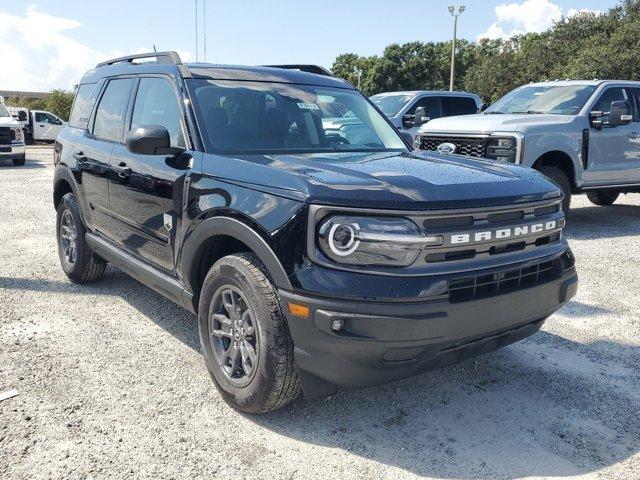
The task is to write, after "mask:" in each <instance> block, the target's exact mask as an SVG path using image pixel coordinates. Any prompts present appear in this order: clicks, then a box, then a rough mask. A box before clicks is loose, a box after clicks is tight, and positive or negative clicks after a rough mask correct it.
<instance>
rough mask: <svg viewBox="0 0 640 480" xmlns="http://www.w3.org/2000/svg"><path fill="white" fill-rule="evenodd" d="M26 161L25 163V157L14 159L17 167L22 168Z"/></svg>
mask: <svg viewBox="0 0 640 480" xmlns="http://www.w3.org/2000/svg"><path fill="white" fill-rule="evenodd" d="M24 161H25V156H24V155H23V156H22V157H19V158H14V159H13V164H14V165H15V166H16V167H21V166H22V165H24Z"/></svg>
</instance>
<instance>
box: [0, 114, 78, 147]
mask: <svg viewBox="0 0 640 480" xmlns="http://www.w3.org/2000/svg"><path fill="white" fill-rule="evenodd" d="M7 110H8V111H9V113H10V114H11V115H12V116H13V118H15V119H16V120H17V121H18V123H20V125H21V126H22V130H23V131H24V138H25V141H26V143H28V144H31V143H33V142H53V141H55V139H56V137H57V136H58V134H59V133H60V132H61V131H62V129H63V128H64V127H65V125H66V124H67V122H65V121H64V120H62V119H61V118H60V117H58V116H56V115H54V114H53V113H51V112H46V111H44V110H29V109H28V108H24V107H7Z"/></svg>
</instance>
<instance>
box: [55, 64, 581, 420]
mask: <svg viewBox="0 0 640 480" xmlns="http://www.w3.org/2000/svg"><path fill="white" fill-rule="evenodd" d="M140 59H142V60H146V61H147V62H146V63H143V62H141V61H140ZM149 60H152V62H149ZM153 60H155V61H153ZM310 72H314V73H310ZM336 103H339V104H340V105H334V104H336ZM336 112H344V115H345V116H349V117H350V118H357V119H358V120H359V121H358V122H342V123H340V122H338V124H339V125H340V126H339V127H338V128H325V127H324V125H332V124H333V122H331V121H329V122H325V120H327V119H329V118H334V117H335V115H336ZM55 163H56V167H55V178H54V189H53V200H54V205H55V208H56V210H57V235H58V239H57V240H58V251H59V257H60V262H61V264H62V268H63V270H64V271H65V273H66V274H67V275H68V277H69V278H70V279H71V280H72V281H74V282H78V283H82V282H93V281H96V280H98V279H99V278H100V276H101V275H102V274H103V272H104V270H105V265H106V263H107V262H110V263H112V264H113V265H115V266H117V267H119V268H120V269H122V270H123V271H125V272H127V273H129V274H130V275H132V276H133V277H135V278H136V279H138V280H140V281H141V282H143V283H145V284H146V285H148V286H149V287H151V288H153V289H155V290H157V291H158V292H160V293H162V294H163V295H165V296H166V297H168V298H169V299H171V300H173V301H174V302H177V303H178V304H180V305H182V306H184V307H185V308H187V309H188V310H191V311H192V312H195V313H197V315H198V326H199V333H200V340H201V345H202V350H203V353H204V358H205V363H206V366H207V369H208V370H209V373H210V374H211V377H212V379H213V381H214V383H215V385H216V386H217V388H218V389H219V390H220V392H221V394H222V396H223V397H224V398H225V399H226V400H227V401H228V402H229V403H230V404H231V405H233V406H234V407H235V408H238V409H240V410H242V411H245V412H254V413H259V412H266V411H270V410H273V409H276V408H279V407H282V406H283V405H285V404H287V403H288V402H290V401H291V400H292V399H294V398H296V397H297V396H298V395H299V394H300V391H301V390H302V391H303V392H304V394H305V396H306V397H307V398H314V397H318V396H322V395H326V394H330V393H332V392H334V391H335V390H336V388H337V387H364V386H369V385H375V384H379V383H382V382H388V381H392V380H394V379H398V378H402V377H406V376H409V375H412V374H416V373H418V372H423V371H426V370H428V369H432V368H436V367H440V366H443V365H447V364H450V363H453V362H456V361H460V360H462V359H465V358H468V357H471V356H475V355H479V354H481V353H484V352H488V351H490V350H494V349H496V348H498V347H502V346H504V345H507V344H509V343H512V342H514V341H517V340H520V339H522V338H524V337H526V336H528V335H530V334H532V333H534V332H535V331H537V330H538V329H539V328H540V326H541V325H542V323H543V321H544V320H545V318H547V317H548V316H549V315H551V314H552V313H553V312H554V311H555V310H556V309H558V308H559V307H560V306H562V305H563V304H564V303H565V302H567V301H568V300H569V299H570V298H571V297H572V296H573V295H574V294H575V292H576V288H577V276H576V271H575V267H574V259H573V256H572V254H571V251H570V250H569V248H568V246H567V243H566V241H565V239H564V238H563V235H562V229H563V227H564V222H565V219H564V214H563V212H562V210H561V209H560V203H561V201H562V193H561V192H560V190H559V189H558V188H557V186H555V185H554V184H553V183H551V182H550V181H549V180H547V179H546V178H545V177H544V176H543V175H541V174H539V173H537V172H534V171H532V170H529V169H525V168H521V167H517V166H513V165H508V164H500V163H497V162H489V161H484V162H481V161H475V160H467V161H460V160H458V159H455V160H454V159H451V158H449V157H447V156H445V155H440V154H437V153H435V154H434V153H429V154H424V153H423V154H421V155H414V154H413V152H412V151H411V147H410V145H408V144H407V143H405V140H404V139H403V137H402V136H401V135H399V134H398V132H397V131H396V130H395V129H394V128H393V126H392V125H391V124H390V123H389V121H388V119H386V118H385V117H384V115H382V113H380V112H379V110H377V108H376V107H375V106H374V105H373V104H372V103H371V102H370V101H369V100H368V99H367V98H366V97H365V96H363V95H362V94H361V93H360V92H359V91H357V90H356V89H355V88H354V87H353V86H351V85H350V84H348V83H346V82H345V81H343V80H339V79H337V78H334V77H332V76H330V75H329V74H328V73H327V72H325V71H323V70H321V69H319V68H317V67H312V66H293V67H291V66H290V67H285V66H280V67H236V66H233V67H232V66H215V65H209V64H189V65H184V64H182V62H181V61H180V58H179V57H178V55H177V54H176V53H174V52H168V53H155V54H146V55H134V56H129V57H124V58H119V59H115V60H111V61H109V62H105V63H102V64H99V65H98V66H97V67H96V68H95V69H94V70H92V71H89V72H88V73H87V74H86V75H85V76H84V77H83V79H82V81H81V82H80V85H79V87H78V90H77V94H76V99H75V103H74V106H73V111H72V114H71V119H70V122H69V126H68V127H66V128H65V129H64V130H63V131H62V133H61V134H60V135H59V137H58V139H57V143H56V147H55Z"/></svg>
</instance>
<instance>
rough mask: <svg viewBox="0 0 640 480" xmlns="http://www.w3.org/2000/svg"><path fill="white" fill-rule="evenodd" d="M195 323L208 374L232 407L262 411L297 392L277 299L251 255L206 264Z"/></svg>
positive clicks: (282, 403) (289, 343) (290, 348)
mask: <svg viewBox="0 0 640 480" xmlns="http://www.w3.org/2000/svg"><path fill="white" fill-rule="evenodd" d="M198 327H199V332H200V342H201V344H202V349H203V351H204V356H205V363H206V365H207V369H208V370H209V374H210V375H211V378H212V379H213V382H214V383H215V385H216V387H217V388H218V390H219V391H220V393H221V394H222V396H223V398H224V399H225V400H226V401H227V403H229V404H230V405H231V406H232V407H234V408H236V409H238V410H240V411H243V412H247V413H265V412H269V411H272V410H276V409H278V408H281V407H283V406H285V405H286V404H288V403H289V402H291V401H292V400H294V399H295V398H296V397H297V396H298V395H299V394H300V391H301V387H300V380H299V377H298V370H297V368H296V366H295V363H294V360H293V342H292V341H291V336H290V334H289V329H288V327H287V324H286V321H285V318H284V315H283V313H282V309H281V306H280V300H279V297H278V294H277V292H276V289H275V287H274V286H273V284H272V283H271V281H270V279H269V276H268V273H267V270H266V268H265V267H264V265H262V263H261V262H260V260H259V259H258V258H257V257H256V256H255V255H253V254H249V253H242V254H237V255H229V256H227V257H224V258H222V259H220V260H218V261H217V262H216V263H215V264H214V265H213V267H211V269H210V270H209V273H208V274H207V276H206V278H205V281H204V284H203V286H202V291H201V293H200V304H199V308H198Z"/></svg>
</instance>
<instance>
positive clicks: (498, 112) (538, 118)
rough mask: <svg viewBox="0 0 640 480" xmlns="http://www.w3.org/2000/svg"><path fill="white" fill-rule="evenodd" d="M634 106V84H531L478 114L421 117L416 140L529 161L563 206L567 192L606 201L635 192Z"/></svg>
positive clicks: (638, 100)
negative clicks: (553, 186)
mask: <svg viewBox="0 0 640 480" xmlns="http://www.w3.org/2000/svg"><path fill="white" fill-rule="evenodd" d="M639 109H640V82H628V81H613V80H592V81H577V80H576V81H555V82H544V83H532V84H529V85H524V86H522V87H519V88H516V89H515V90H513V91H512V92H510V93H508V94H506V95H505V96H504V97H502V98H501V99H500V100H498V101H497V102H496V103H494V104H493V105H491V107H489V108H488V109H487V110H485V112H484V113H483V114H479V115H465V116H458V117H448V118H440V119H436V120H433V121H431V122H429V123H426V124H425V125H424V126H422V127H421V128H420V129H419V131H418V134H417V136H416V139H415V146H416V147H417V148H420V149H423V150H440V151H442V152H445V153H457V154H460V155H465V156H470V157H486V158H492V159H495V160H499V161H504V162H511V163H517V164H521V165H524V166H527V167H533V168H534V169H536V170H539V171H540V172H542V173H544V174H545V175H547V176H548V177H550V178H551V179H553V180H554V181H555V182H556V183H557V184H558V185H560V186H561V187H562V190H563V192H564V209H565V211H568V210H569V208H570V203H571V194H572V193H586V194H587V197H588V198H589V200H590V201H591V202H592V203H594V204H596V205H611V204H612V203H613V202H615V201H616V199H617V198H618V196H619V195H620V194H621V193H630V192H640V110H639ZM427 114H428V113H427Z"/></svg>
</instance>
